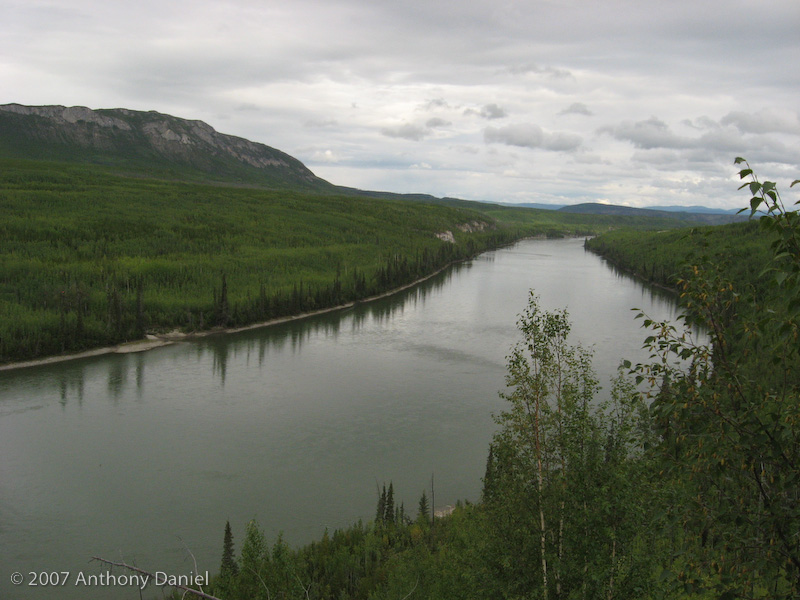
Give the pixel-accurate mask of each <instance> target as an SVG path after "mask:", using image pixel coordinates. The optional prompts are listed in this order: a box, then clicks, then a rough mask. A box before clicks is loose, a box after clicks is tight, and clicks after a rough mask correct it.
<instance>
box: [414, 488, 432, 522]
mask: <svg viewBox="0 0 800 600" xmlns="http://www.w3.org/2000/svg"><path fill="white" fill-rule="evenodd" d="M430 512H431V508H430V506H429V505H428V495H427V494H426V493H425V490H422V496H421V497H420V499H419V508H418V509H417V523H425V524H428V523H430Z"/></svg>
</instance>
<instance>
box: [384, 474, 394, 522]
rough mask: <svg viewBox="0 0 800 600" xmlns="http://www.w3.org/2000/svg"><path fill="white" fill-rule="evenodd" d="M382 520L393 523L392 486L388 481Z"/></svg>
mask: <svg viewBox="0 0 800 600" xmlns="http://www.w3.org/2000/svg"><path fill="white" fill-rule="evenodd" d="M383 520H384V522H386V523H394V486H393V485H392V482H391V481H390V482H389V491H388V492H386V506H385V512H384V517H383Z"/></svg>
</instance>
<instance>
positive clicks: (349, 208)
mask: <svg viewBox="0 0 800 600" xmlns="http://www.w3.org/2000/svg"><path fill="white" fill-rule="evenodd" d="M0 189H1V190H2V191H1V192H0V205H2V211H3V219H2V222H0V235H1V236H2V239H3V246H2V251H0V315H1V316H0V328H2V330H1V331H0V361H2V362H6V361H13V360H21V359H27V358H33V357H37V356H43V355H48V354H56V353H60V352H64V351H75V350H81V349H84V348H90V347H94V346H100V345H105V344H114V343H118V342H122V341H125V340H131V339H137V338H141V337H142V336H143V335H144V333H145V332H148V331H150V332H158V331H168V330H171V329H173V328H182V329H184V330H189V331H192V330H201V329H205V328H209V327H217V326H219V327H229V326H236V325H242V324H246V323H253V322H256V321H266V320H269V319H272V318H275V317H279V316H284V315H290V314H297V313H301V312H304V311H309V310H314V309H319V308H325V307H330V306H335V305H338V304H342V303H345V302H349V301H352V300H355V299H359V298H365V297H367V296H370V295H374V294H378V293H381V292H385V291H387V290H390V289H393V288H396V287H398V286H400V285H403V284H406V283H409V282H411V281H414V280H415V279H417V278H419V277H421V276H424V275H428V274H430V273H432V272H434V271H435V270H437V269H439V268H441V267H443V266H444V265H446V264H448V263H450V262H452V261H454V260H459V259H463V258H466V257H468V256H471V255H473V254H475V253H476V252H478V251H480V250H484V249H486V248H489V247H492V246H496V245H497V244H501V243H504V242H508V241H511V240H513V239H516V238H517V237H519V236H520V235H522V234H523V232H522V231H520V230H518V229H509V228H502V229H500V228H497V227H496V226H495V224H494V222H493V221H491V220H490V219H488V218H486V217H485V216H484V215H481V214H480V213H477V212H474V211H467V210H463V209H454V208H448V207H442V206H433V205H428V204H419V203H410V202H398V201H387V200H376V199H369V198H355V197H346V196H319V195H314V194H308V193H302V192H292V191H285V192H277V191H267V190H251V189H242V188H231V187H224V188H223V187H219V186H209V185H200V184H183V183H172V182H164V181H156V180H143V179H140V178H131V177H123V176H117V175H113V174H109V173H107V172H103V171H98V170H96V169H92V168H88V167H81V166H67V165H64V164H60V163H43V162H25V161H3V164H2V169H0ZM530 231H532V229H531V230H530ZM443 232H450V234H451V235H452V240H453V241H452V242H450V241H443V240H442V239H439V238H438V237H437V236H436V234H437V233H443Z"/></svg>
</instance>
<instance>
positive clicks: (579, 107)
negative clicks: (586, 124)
mask: <svg viewBox="0 0 800 600" xmlns="http://www.w3.org/2000/svg"><path fill="white" fill-rule="evenodd" d="M558 114H560V115H586V116H587V117H591V116H592V115H593V114H594V113H593V112H592V111H590V110H589V107H588V106H586V105H585V104H584V103H583V102H573V103H572V104H570V105H569V106H568V107H567V108H565V109H564V110H562V111H561V112H560V113H558Z"/></svg>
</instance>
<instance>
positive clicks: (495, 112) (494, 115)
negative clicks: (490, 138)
mask: <svg viewBox="0 0 800 600" xmlns="http://www.w3.org/2000/svg"><path fill="white" fill-rule="evenodd" d="M480 115H481V116H482V117H483V118H484V119H502V118H503V117H507V116H508V113H507V112H506V111H505V109H504V108H501V107H499V106H497V104H487V105H486V106H484V107H483V108H482V109H481V112H480Z"/></svg>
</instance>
